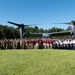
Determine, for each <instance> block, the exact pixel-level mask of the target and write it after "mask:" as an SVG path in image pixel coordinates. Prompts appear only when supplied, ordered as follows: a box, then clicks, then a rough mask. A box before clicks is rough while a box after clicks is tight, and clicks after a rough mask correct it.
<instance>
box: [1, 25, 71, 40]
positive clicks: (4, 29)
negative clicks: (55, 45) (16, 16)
mask: <svg viewBox="0 0 75 75" xmlns="http://www.w3.org/2000/svg"><path fill="white" fill-rule="evenodd" d="M69 29H70V27H68V28H67V29H66V30H69ZM60 31H65V30H64V29H62V28H57V27H53V28H51V29H43V28H38V27H37V26H35V27H27V28H26V29H25V32H33V33H35V32H36V33H51V32H60ZM2 38H7V39H11V38H12V39H14V38H20V34H19V28H14V27H9V26H3V25H0V39H2Z"/></svg>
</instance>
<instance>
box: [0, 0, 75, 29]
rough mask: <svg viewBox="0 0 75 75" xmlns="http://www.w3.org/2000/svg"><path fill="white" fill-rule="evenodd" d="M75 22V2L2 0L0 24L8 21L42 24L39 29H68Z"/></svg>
mask: <svg viewBox="0 0 75 75" xmlns="http://www.w3.org/2000/svg"><path fill="white" fill-rule="evenodd" d="M72 20H75V0H0V24H2V25H8V26H12V27H13V25H11V24H9V23H7V22H8V21H11V22H15V23H24V24H42V25H38V27H39V28H43V29H50V28H52V27H58V28H64V29H66V28H67V27H68V25H65V24H61V25H60V24H51V23H63V22H71V21H72Z"/></svg>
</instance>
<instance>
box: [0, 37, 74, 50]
mask: <svg viewBox="0 0 75 75" xmlns="http://www.w3.org/2000/svg"><path fill="white" fill-rule="evenodd" d="M52 48H53V49H75V39H52V38H32V39H30V38H26V39H0V49H52Z"/></svg>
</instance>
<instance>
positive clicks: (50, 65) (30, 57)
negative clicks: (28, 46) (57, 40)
mask: <svg viewBox="0 0 75 75" xmlns="http://www.w3.org/2000/svg"><path fill="white" fill-rule="evenodd" d="M0 75H75V51H74V50H53V49H52V50H49V49H48V50H44V49H42V50H41V49H40V50H0Z"/></svg>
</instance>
